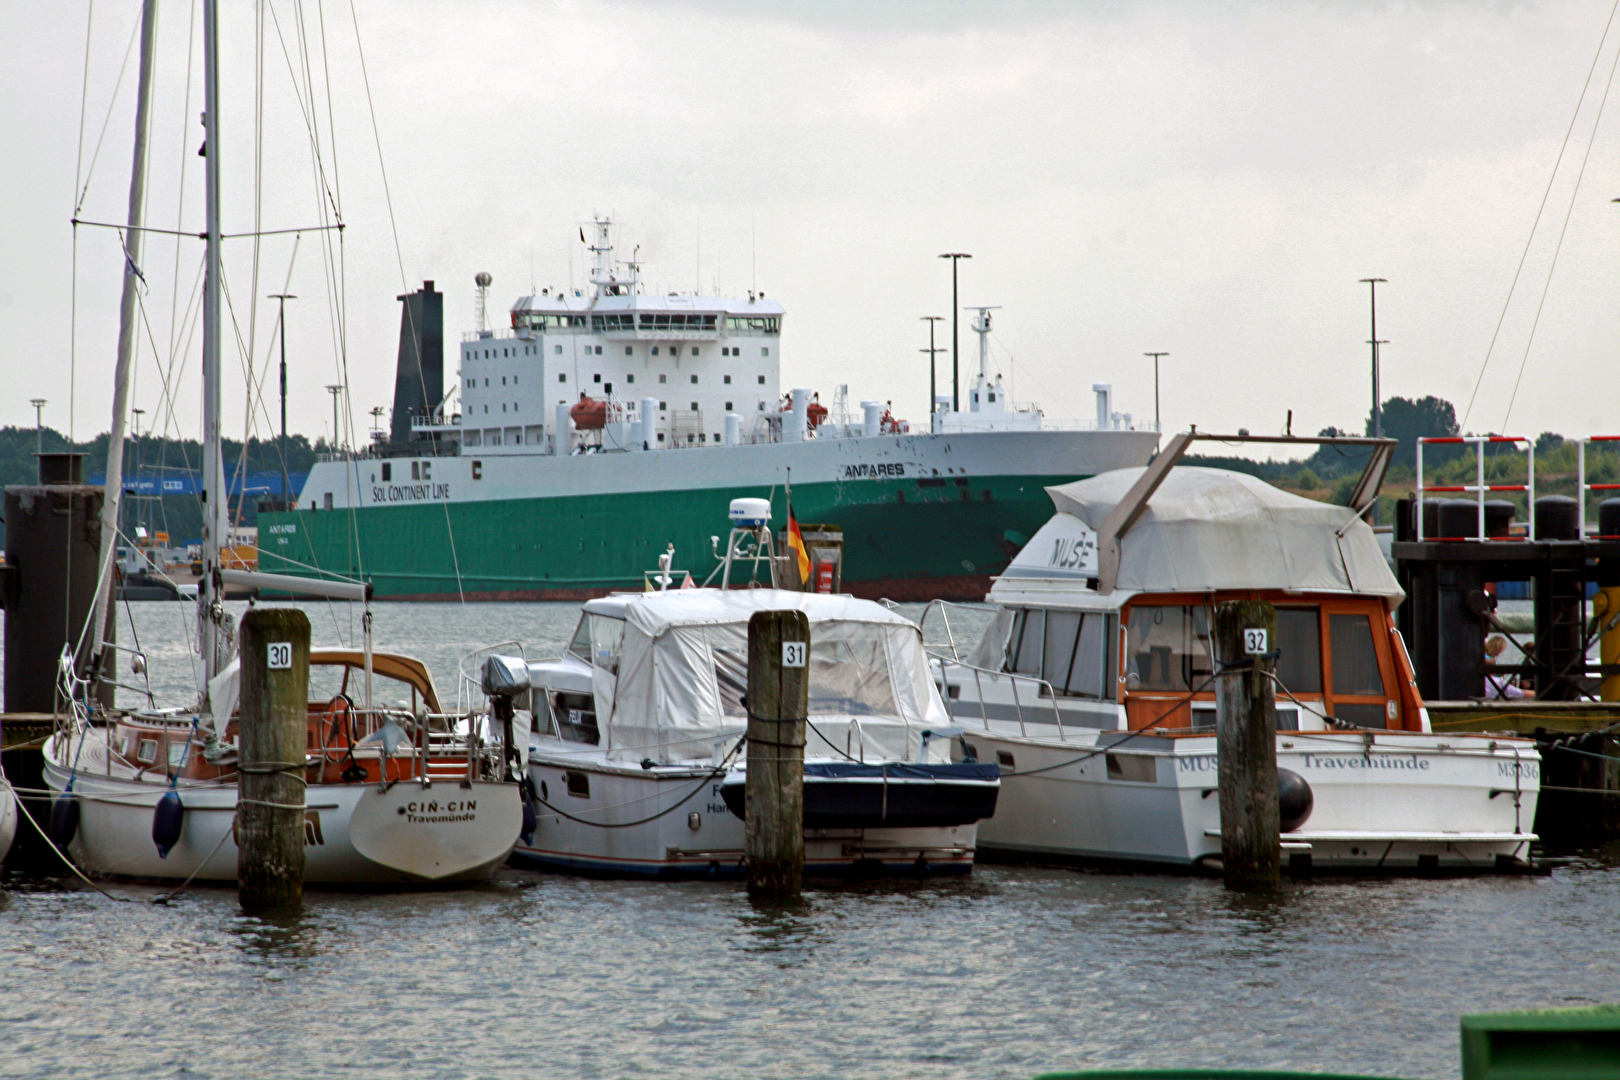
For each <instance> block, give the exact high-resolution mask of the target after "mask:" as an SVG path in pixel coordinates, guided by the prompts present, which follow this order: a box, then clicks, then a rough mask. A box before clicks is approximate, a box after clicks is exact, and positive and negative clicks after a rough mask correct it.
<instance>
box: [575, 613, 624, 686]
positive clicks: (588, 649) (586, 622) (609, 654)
mask: <svg viewBox="0 0 1620 1080" xmlns="http://www.w3.org/2000/svg"><path fill="white" fill-rule="evenodd" d="M623 648H624V620H623V619H615V618H613V617H611V616H608V615H597V614H594V613H591V612H587V613H585V614H584V615H581V616H580V617H579V626H578V627H577V628H576V629H575V630H574V640H572V641H570V642H569V643H568V651H569V652H571V653H573V654H574V655H575V656H577V657H579V658H580V659H581V660H583V661H585V662H586V663H587V664H593V665H595V666H596V667H599V668H601V669H603V670H604V671H608V672H611V673H613V674H618V671H619V654H620V652H621V651H622V650H623Z"/></svg>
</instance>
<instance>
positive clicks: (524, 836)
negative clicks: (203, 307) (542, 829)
mask: <svg viewBox="0 0 1620 1080" xmlns="http://www.w3.org/2000/svg"><path fill="white" fill-rule="evenodd" d="M518 793H519V797H520V798H521V799H522V801H523V825H522V827H521V828H519V829H518V839H519V840H522V841H523V842H524V843H525V844H533V843H534V830H535V828H536V827H537V826H539V824H540V818H539V816H538V815H537V814H536V813H535V807H534V781H533V780H527V779H526V780H524V781H523V783H522V784H520V785H518Z"/></svg>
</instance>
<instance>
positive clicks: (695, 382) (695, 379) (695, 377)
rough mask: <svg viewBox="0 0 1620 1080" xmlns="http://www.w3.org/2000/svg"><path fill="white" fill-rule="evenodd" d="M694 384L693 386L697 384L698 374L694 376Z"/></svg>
mask: <svg viewBox="0 0 1620 1080" xmlns="http://www.w3.org/2000/svg"><path fill="white" fill-rule="evenodd" d="M692 385H693V386H696V385H697V376H696V375H694V376H692Z"/></svg>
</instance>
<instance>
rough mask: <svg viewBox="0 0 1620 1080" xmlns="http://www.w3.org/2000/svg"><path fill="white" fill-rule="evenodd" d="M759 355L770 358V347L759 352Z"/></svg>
mask: <svg viewBox="0 0 1620 1080" xmlns="http://www.w3.org/2000/svg"><path fill="white" fill-rule="evenodd" d="M759 355H761V356H769V355H771V350H770V346H766V347H765V348H763V349H761V350H759Z"/></svg>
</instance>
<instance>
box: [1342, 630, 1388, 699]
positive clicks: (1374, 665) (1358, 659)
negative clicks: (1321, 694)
mask: <svg viewBox="0 0 1620 1080" xmlns="http://www.w3.org/2000/svg"><path fill="white" fill-rule="evenodd" d="M1328 633H1329V637H1330V640H1331V642H1332V645H1333V692H1334V693H1335V694H1382V693H1383V692H1384V681H1383V679H1382V678H1381V677H1380V676H1379V673H1378V650H1377V649H1376V648H1374V647H1373V636H1372V623H1371V622H1370V621H1369V620H1368V619H1367V616H1365V615H1330V616H1328Z"/></svg>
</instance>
